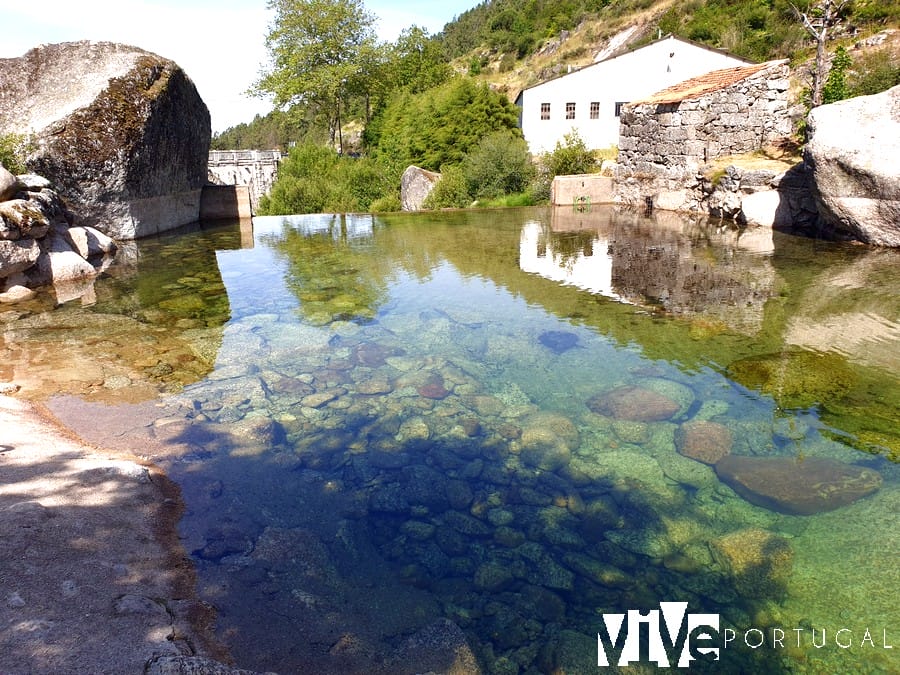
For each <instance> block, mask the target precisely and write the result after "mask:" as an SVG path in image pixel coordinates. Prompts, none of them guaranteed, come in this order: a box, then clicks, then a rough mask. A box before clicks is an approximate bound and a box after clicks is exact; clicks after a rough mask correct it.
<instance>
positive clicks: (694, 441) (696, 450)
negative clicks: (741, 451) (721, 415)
mask: <svg viewBox="0 0 900 675" xmlns="http://www.w3.org/2000/svg"><path fill="white" fill-rule="evenodd" d="M733 441H734V439H733V438H732V435H731V430H730V429H729V428H728V427H726V426H724V425H722V424H718V423H717V422H708V421H705V420H700V421H696V420H692V421H690V422H687V423H685V424H682V425H681V426H680V427H679V428H678V430H677V431H676V432H675V447H676V448H677V449H678V452H679V453H680V454H682V455H684V456H685V457H690V458H691V459H696V460H697V461H698V462H703V463H704V464H715V463H716V462H718V461H719V460H720V459H722V458H723V457H725V456H726V455H728V454H730V453H731V445H732V443H733Z"/></svg>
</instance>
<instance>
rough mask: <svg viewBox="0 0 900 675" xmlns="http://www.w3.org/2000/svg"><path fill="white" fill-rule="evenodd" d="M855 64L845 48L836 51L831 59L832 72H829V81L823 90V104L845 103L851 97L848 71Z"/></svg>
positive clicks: (826, 81) (827, 80)
mask: <svg viewBox="0 0 900 675" xmlns="http://www.w3.org/2000/svg"><path fill="white" fill-rule="evenodd" d="M852 64H853V60H852V59H851V58H850V55H849V54H848V53H847V50H846V49H844V48H843V47H838V48H837V49H836V50H835V51H834V57H833V58H832V59H831V70H829V71H828V79H826V80H825V86H824V87H823V88H822V103H834V102H835V101H843V100H844V99H845V98H848V97H849V96H850V89H849V87H848V86H847V69H848V68H849V67H850V66H851V65H852Z"/></svg>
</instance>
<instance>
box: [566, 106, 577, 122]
mask: <svg viewBox="0 0 900 675" xmlns="http://www.w3.org/2000/svg"><path fill="white" fill-rule="evenodd" d="M566 119H567V120H574V119H575V104H574V103H566Z"/></svg>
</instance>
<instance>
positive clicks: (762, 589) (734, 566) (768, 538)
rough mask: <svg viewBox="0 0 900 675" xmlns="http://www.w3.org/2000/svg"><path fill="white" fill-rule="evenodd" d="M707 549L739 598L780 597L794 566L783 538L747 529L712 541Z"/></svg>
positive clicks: (790, 552) (789, 547)
mask: <svg viewBox="0 0 900 675" xmlns="http://www.w3.org/2000/svg"><path fill="white" fill-rule="evenodd" d="M711 548H712V551H713V555H714V556H715V558H716V560H717V561H718V562H719V564H720V565H721V566H722V567H723V568H724V569H725V571H726V572H727V573H728V574H729V575H730V576H731V577H732V580H733V581H734V585H735V589H736V590H737V592H738V593H740V594H741V595H744V596H746V597H751V598H760V597H764V596H776V597H778V596H781V595H783V594H784V592H785V590H786V586H787V581H788V578H789V577H790V574H791V570H792V568H793V564H794V551H793V549H792V548H791V544H790V542H789V541H788V540H787V539H785V538H783V537H779V536H777V535H775V534H772V533H771V532H767V531H766V530H762V529H760V528H748V529H745V530H739V531H737V532H731V533H729V534H726V535H725V536H723V537H719V538H718V539H715V540H713V541H712V546H711Z"/></svg>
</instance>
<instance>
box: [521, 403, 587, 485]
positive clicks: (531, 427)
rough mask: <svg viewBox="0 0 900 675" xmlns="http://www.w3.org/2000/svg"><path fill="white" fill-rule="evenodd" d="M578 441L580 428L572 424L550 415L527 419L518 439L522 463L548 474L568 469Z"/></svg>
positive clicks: (564, 419) (546, 413) (540, 414)
mask: <svg viewBox="0 0 900 675" xmlns="http://www.w3.org/2000/svg"><path fill="white" fill-rule="evenodd" d="M579 442H580V440H579V434H578V429H576V428H575V425H574V424H573V423H572V421H571V420H570V419H569V418H568V417H565V416H564V415H559V414H557V413H551V412H543V413H538V414H536V415H532V416H531V417H529V418H527V419H526V420H525V424H524V428H523V430H522V435H521V437H520V439H519V445H520V452H521V455H522V460H523V461H524V462H525V463H526V464H528V465H529V466H533V467H536V468H539V469H543V470H545V471H556V470H557V469H561V468H562V467H564V466H566V465H567V464H568V463H569V461H570V460H571V459H572V451H573V450H575V449H577V448H578V445H579Z"/></svg>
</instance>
